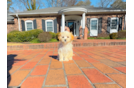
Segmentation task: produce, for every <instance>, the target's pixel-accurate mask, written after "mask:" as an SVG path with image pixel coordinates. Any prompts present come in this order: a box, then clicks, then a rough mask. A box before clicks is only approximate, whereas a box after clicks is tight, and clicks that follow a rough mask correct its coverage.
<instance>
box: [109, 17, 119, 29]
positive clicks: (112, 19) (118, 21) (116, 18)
mask: <svg viewBox="0 0 134 88" xmlns="http://www.w3.org/2000/svg"><path fill="white" fill-rule="evenodd" d="M114 19H117V28H116V29H111V26H112V20H114ZM118 26H119V18H118V17H113V18H111V22H110V30H117V31H118Z"/></svg>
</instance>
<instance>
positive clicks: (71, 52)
mask: <svg viewBox="0 0 134 88" xmlns="http://www.w3.org/2000/svg"><path fill="white" fill-rule="evenodd" d="M72 58H73V51H72V50H71V51H70V52H69V57H68V59H69V60H72Z"/></svg>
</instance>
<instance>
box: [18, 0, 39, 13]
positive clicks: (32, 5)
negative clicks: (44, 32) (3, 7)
mask: <svg viewBox="0 0 134 88" xmlns="http://www.w3.org/2000/svg"><path fill="white" fill-rule="evenodd" d="M19 2H20V3H22V4H23V5H24V6H25V8H26V9H27V10H28V11H30V10H36V9H39V7H40V4H39V0H19Z"/></svg>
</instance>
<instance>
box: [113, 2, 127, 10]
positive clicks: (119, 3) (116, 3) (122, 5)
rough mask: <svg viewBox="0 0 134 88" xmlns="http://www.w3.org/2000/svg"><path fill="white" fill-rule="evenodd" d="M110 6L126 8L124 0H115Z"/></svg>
mask: <svg viewBox="0 0 134 88" xmlns="http://www.w3.org/2000/svg"><path fill="white" fill-rule="evenodd" d="M111 8H116V9H126V2H123V1H122V0H116V1H115V2H114V3H113V4H111Z"/></svg>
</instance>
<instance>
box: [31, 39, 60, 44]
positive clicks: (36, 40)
mask: <svg viewBox="0 0 134 88" xmlns="http://www.w3.org/2000/svg"><path fill="white" fill-rule="evenodd" d="M49 42H58V40H57V39H51V40H50V41H48V42H40V41H39V39H38V38H36V39H34V40H32V41H30V43H49Z"/></svg>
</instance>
